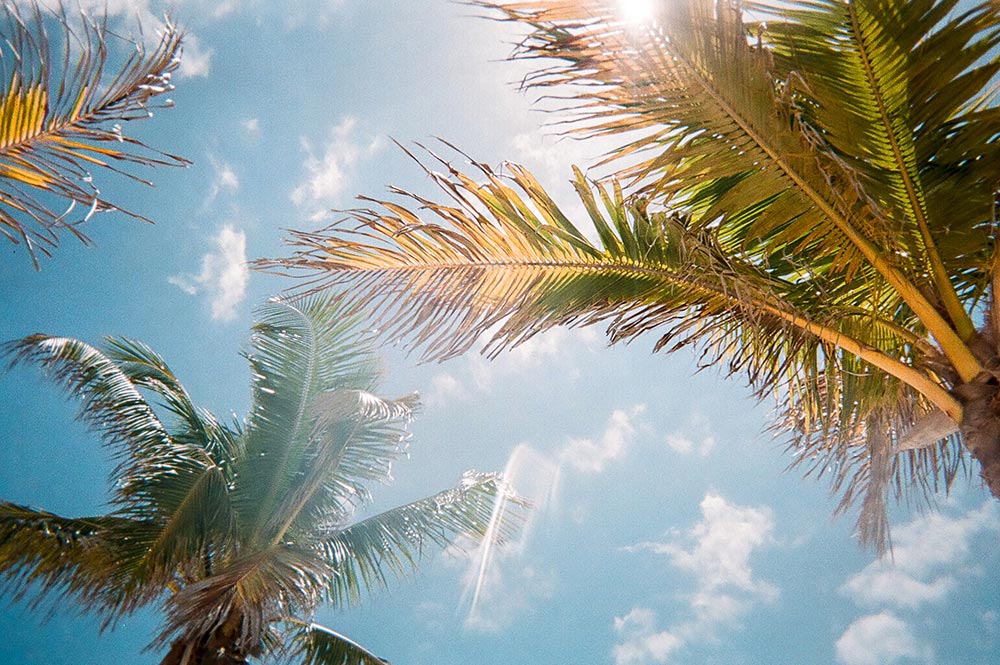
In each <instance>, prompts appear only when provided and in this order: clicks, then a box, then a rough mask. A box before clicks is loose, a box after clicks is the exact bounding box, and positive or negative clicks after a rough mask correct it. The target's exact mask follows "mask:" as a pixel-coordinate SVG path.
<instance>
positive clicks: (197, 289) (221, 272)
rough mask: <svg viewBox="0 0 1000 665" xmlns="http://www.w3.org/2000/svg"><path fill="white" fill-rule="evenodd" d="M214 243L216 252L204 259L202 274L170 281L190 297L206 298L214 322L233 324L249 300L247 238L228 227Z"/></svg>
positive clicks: (169, 280) (172, 277)
mask: <svg viewBox="0 0 1000 665" xmlns="http://www.w3.org/2000/svg"><path fill="white" fill-rule="evenodd" d="M213 241H214V243H215V251H214V252H209V253H207V254H205V255H203V256H202V257H201V272H200V273H198V274H197V275H173V276H171V277H169V278H168V279H167V281H168V282H170V283H171V284H173V285H174V286H176V287H178V288H179V289H181V290H182V291H184V292H185V293H187V294H189V295H192V296H194V295H198V294H204V295H205V296H206V297H207V298H208V299H209V300H210V303H211V308H212V318H213V319H215V320H218V321H231V320H233V319H234V318H236V307H237V306H238V305H239V304H240V303H241V302H243V300H244V298H246V287H247V281H248V280H249V270H248V267H247V252H246V246H247V242H246V234H245V233H244V232H243V231H237V230H236V229H234V228H233V227H232V226H231V225H228V224H227V225H226V226H224V227H223V228H222V230H221V231H220V232H219V234H218V235H217V236H216V237H215V238H214V239H213Z"/></svg>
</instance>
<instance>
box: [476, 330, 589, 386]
mask: <svg viewBox="0 0 1000 665" xmlns="http://www.w3.org/2000/svg"><path fill="white" fill-rule="evenodd" d="M490 336H491V334H490V333H486V334H485V335H484V339H489V338H490ZM599 343H600V344H602V345H603V342H602V341H601V337H600V334H599V333H598V332H597V329H596V328H595V327H593V326H590V327H586V328H567V327H565V326H560V327H557V328H551V329H549V330H546V331H545V332H543V333H540V334H538V335H535V336H534V337H531V338H530V339H529V340H528V341H526V342H524V343H523V344H520V345H518V346H517V347H516V348H514V349H511V350H509V351H506V352H504V353H502V354H500V355H499V356H498V357H497V358H496V359H494V360H489V359H487V358H485V357H484V356H482V355H481V354H478V353H472V354H468V355H467V356H466V358H467V360H466V368H467V370H468V373H469V377H470V380H471V381H472V384H473V386H475V388H476V390H479V391H480V392H489V391H490V390H491V389H492V388H493V385H494V383H495V382H496V381H497V380H498V379H500V378H502V377H507V376H517V375H519V374H524V373H526V372H529V371H531V370H534V369H536V368H538V367H539V366H540V365H542V364H543V363H552V362H553V361H555V360H558V359H562V358H567V357H570V356H571V355H572V354H573V353H576V352H578V351H579V350H580V349H582V348H592V347H593V346H595V345H597V344H599ZM571 371H573V370H571Z"/></svg>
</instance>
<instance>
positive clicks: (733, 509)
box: [612, 493, 778, 665]
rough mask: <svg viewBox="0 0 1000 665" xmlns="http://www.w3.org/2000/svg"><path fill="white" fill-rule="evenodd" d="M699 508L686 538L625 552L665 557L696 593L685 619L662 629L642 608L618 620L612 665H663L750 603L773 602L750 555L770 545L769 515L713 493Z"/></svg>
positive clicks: (770, 588) (773, 590) (708, 636)
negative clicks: (690, 580) (685, 574)
mask: <svg viewBox="0 0 1000 665" xmlns="http://www.w3.org/2000/svg"><path fill="white" fill-rule="evenodd" d="M700 508H701V514H702V519H701V521H700V522H698V523H697V524H696V525H695V526H694V527H692V528H691V529H690V530H689V531H688V533H686V534H683V535H682V534H677V535H675V537H672V538H671V539H670V540H666V541H659V542H643V543H639V544H637V545H633V546H630V547H627V548H625V549H626V551H629V552H644V551H646V552H653V553H656V554H662V555H665V556H666V557H667V559H668V561H669V562H670V564H671V565H672V566H673V567H674V568H677V569H679V570H683V571H687V572H689V573H691V574H692V575H693V576H694V579H695V591H694V592H693V593H691V594H690V595H689V596H688V597H687V606H688V607H687V610H688V617H687V618H684V619H681V620H679V621H676V622H674V623H672V624H671V625H670V626H668V627H667V628H665V629H659V628H658V627H657V623H656V621H655V615H653V614H652V612H651V610H648V609H646V608H641V607H637V608H634V609H633V610H632V611H631V612H629V613H628V614H626V615H625V616H624V617H618V618H616V619H615V630H616V632H617V633H618V634H619V638H620V642H619V643H618V644H617V645H615V647H614V648H613V649H612V656H613V657H614V659H615V663H616V665H644V664H646V663H666V662H668V660H669V658H670V656H671V654H673V653H674V652H675V651H677V650H679V649H682V648H683V647H684V646H685V645H687V644H690V643H692V642H695V641H697V640H705V639H713V638H715V637H716V634H717V632H718V631H719V630H720V629H721V628H723V627H725V626H728V625H732V624H733V623H735V622H736V621H737V620H738V619H739V617H741V616H743V615H744V614H745V613H746V612H748V611H749V610H750V609H751V607H752V606H753V605H754V603H757V602H761V601H772V600H774V599H775V598H776V597H777V595H778V590H777V588H776V587H774V586H773V585H772V584H770V583H769V582H766V581H763V580H760V579H757V578H756V577H755V576H754V574H753V569H752V568H751V566H750V559H751V556H752V555H753V554H754V552H755V551H756V550H758V549H759V548H761V547H764V546H766V545H767V544H769V543H770V542H771V540H772V536H771V534H772V532H773V530H774V519H773V516H772V513H771V509H770V508H767V507H751V506H739V505H736V504H733V503H730V502H729V501H727V500H726V499H724V498H723V497H721V496H719V495H716V494H711V493H709V494H706V495H705V498H704V499H703V500H702V501H701V504H700Z"/></svg>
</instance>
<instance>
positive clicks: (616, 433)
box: [560, 404, 646, 473]
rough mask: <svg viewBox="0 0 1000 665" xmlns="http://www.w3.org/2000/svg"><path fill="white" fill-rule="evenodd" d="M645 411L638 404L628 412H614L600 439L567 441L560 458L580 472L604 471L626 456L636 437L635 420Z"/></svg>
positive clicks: (619, 410) (643, 405)
mask: <svg viewBox="0 0 1000 665" xmlns="http://www.w3.org/2000/svg"><path fill="white" fill-rule="evenodd" d="M645 411H646V405H645V404H637V405H635V406H633V407H632V408H631V409H629V410H627V411H626V410H623V409H615V411H614V412H613V413H612V414H611V417H610V418H609V419H608V424H607V426H606V427H605V429H604V433H603V434H601V438H600V439H598V440H596V441H595V440H593V439H570V441H569V443H567V444H566V447H565V448H563V451H562V453H561V455H560V457H561V459H563V460H565V461H567V462H568V463H569V464H570V465H571V466H573V467H574V468H575V469H576V470H577V471H581V472H583V473H599V472H601V471H603V470H604V466H605V465H606V464H607V463H608V462H610V461H611V460H614V459H618V458H619V457H622V456H623V455H624V454H625V450H626V448H627V447H628V445H629V444H630V443H631V442H632V439H633V438H634V436H635V429H636V426H635V424H634V420H635V418H637V417H638V416H641V415H642V414H643V413H644V412H645Z"/></svg>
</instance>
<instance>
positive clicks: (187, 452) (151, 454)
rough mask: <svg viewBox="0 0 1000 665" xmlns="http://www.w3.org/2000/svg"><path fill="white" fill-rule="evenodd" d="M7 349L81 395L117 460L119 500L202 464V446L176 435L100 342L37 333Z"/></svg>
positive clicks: (84, 412) (87, 415)
mask: <svg viewBox="0 0 1000 665" xmlns="http://www.w3.org/2000/svg"><path fill="white" fill-rule="evenodd" d="M4 350H5V352H6V353H7V354H8V355H10V356H12V361H11V364H12V365H13V364H18V363H25V362H31V363H34V364H37V365H39V366H40V367H41V368H42V369H43V370H44V371H45V372H46V373H47V374H48V375H49V376H50V377H51V378H52V379H53V380H54V381H55V382H56V383H58V384H61V385H62V386H63V387H64V388H65V389H66V391H67V392H68V393H69V394H70V395H72V396H74V397H77V398H79V399H80V402H81V404H80V411H79V414H80V415H79V417H80V419H81V420H83V421H84V422H85V423H86V424H87V425H88V426H90V427H91V428H93V429H94V430H95V431H96V432H97V433H98V434H100V435H101V436H102V437H103V438H104V439H105V441H106V443H107V444H108V445H109V446H110V447H111V450H112V453H113V455H114V457H115V459H116V460H117V462H118V465H117V467H116V468H115V470H114V471H113V472H112V476H113V477H114V478H115V480H116V482H115V489H114V492H115V497H116V501H118V502H119V503H121V504H123V505H127V504H129V503H134V502H136V501H141V497H142V495H143V492H144V489H145V488H146V487H147V483H148V482H149V481H150V480H151V479H153V478H157V477H161V476H164V475H171V474H173V473H175V472H177V471H178V470H183V469H185V468H199V467H201V466H202V465H203V462H204V461H205V459H206V455H205V454H204V452H203V451H200V450H199V449H197V448H194V447H191V446H187V445H184V444H181V443H178V442H176V441H174V440H173V439H172V438H171V437H170V434H169V433H168V431H167V429H166V428H165V427H164V425H163V423H162V422H161V421H160V419H159V417H158V416H157V414H156V412H155V411H154V410H153V408H152V406H150V404H149V403H148V402H147V401H146V398H145V397H144V396H143V395H142V393H141V392H140V391H139V389H138V387H137V386H136V384H134V383H132V381H131V380H130V379H129V377H128V376H127V375H126V374H125V373H124V372H123V371H122V369H121V368H120V367H119V366H118V365H117V364H116V363H115V361H114V360H112V359H111V358H109V357H108V356H106V355H105V354H104V353H102V352H101V351H100V350H99V349H97V348H96V347H93V346H91V345H89V344H86V343H84V342H81V341H79V340H75V339H70V338H66V337H53V336H49V335H41V334H36V335H30V336H28V337H25V338H23V339H20V340H16V341H14V342H10V343H8V344H7V345H6V346H5V349H4Z"/></svg>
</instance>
